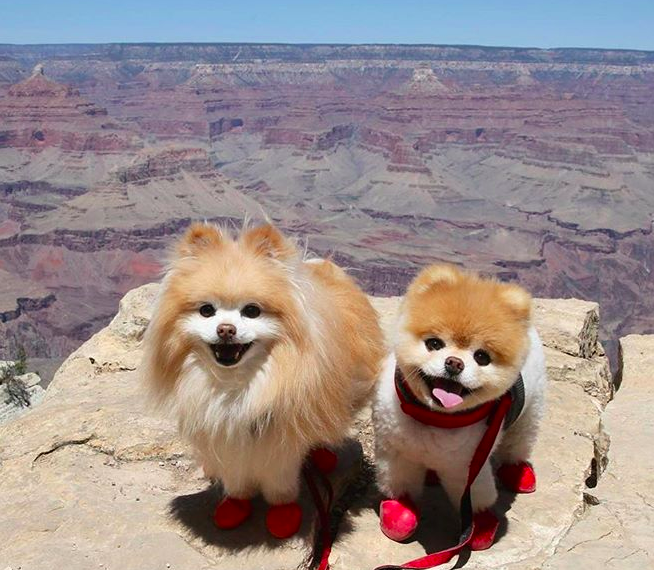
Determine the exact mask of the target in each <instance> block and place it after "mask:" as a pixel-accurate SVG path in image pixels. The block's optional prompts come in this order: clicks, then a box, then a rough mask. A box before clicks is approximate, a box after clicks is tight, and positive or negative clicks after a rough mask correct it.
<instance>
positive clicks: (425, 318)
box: [373, 265, 546, 550]
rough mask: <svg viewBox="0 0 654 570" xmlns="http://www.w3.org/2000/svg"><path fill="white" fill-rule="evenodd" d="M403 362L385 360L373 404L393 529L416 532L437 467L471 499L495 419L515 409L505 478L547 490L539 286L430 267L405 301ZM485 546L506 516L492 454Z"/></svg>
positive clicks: (506, 423) (504, 436)
mask: <svg viewBox="0 0 654 570" xmlns="http://www.w3.org/2000/svg"><path fill="white" fill-rule="evenodd" d="M395 355H396V359H397V365H395V363H392V364H390V365H389V367H388V369H387V370H385V372H384V374H383V378H382V379H381V381H380V383H379V387H378V393H377V397H376V401H375V404H374V408H373V418H374V425H375V437H376V445H377V453H376V459H377V472H378V484H379V487H380V489H381V490H382V492H383V493H384V494H385V495H386V497H387V499H386V500H384V501H382V504H381V508H380V524H381V528H382V531H383V532H384V534H386V535H387V536H388V537H389V538H392V539H394V540H405V539H407V538H408V537H410V536H411V535H412V534H413V532H414V531H415V530H416V527H417V525H418V522H419V516H420V515H419V509H418V498H419V496H420V494H421V492H422V488H423V484H424V482H425V476H426V475H427V474H428V473H429V472H432V477H433V472H435V474H436V475H437V476H438V478H439V479H440V482H441V483H442V485H443V488H444V490H445V492H446V493H447V495H448V496H449V498H450V499H451V501H452V502H453V503H454V504H455V505H459V501H460V500H461V498H462V496H463V494H464V489H465V488H466V484H467V479H468V474H469V469H471V467H470V466H471V464H472V461H473V457H474V456H476V455H477V454H476V453H475V452H476V449H477V447H478V445H480V441H481V439H482V436H484V434H485V432H486V431H487V429H488V419H489V418H490V417H491V414H492V413H493V410H494V409H496V408H497V405H498V404H499V401H500V399H501V398H502V399H504V400H506V398H505V396H506V395H510V397H511V399H510V401H511V402H512V403H511V408H510V409H509V412H508V414H507V416H506V417H505V418H504V420H503V425H502V427H503V429H502V431H501V432H499V435H498V437H497V439H496V440H495V444H494V446H493V447H492V454H493V458H494V463H496V465H497V466H498V467H499V468H498V470H497V473H496V474H497V476H498V478H499V479H500V481H501V482H502V483H503V484H504V486H505V487H507V488H508V489H510V490H511V491H514V492H518V493H529V492H532V491H534V490H535V487H536V478H535V474H534V471H533V468H532V467H531V465H530V464H529V458H530V454H531V450H532V447H533V445H534V442H535V440H536V435H537V432H538V425H539V422H540V419H541V416H542V413H543V409H544V391H545V384H546V371H545V360H544V356H543V349H542V346H541V342H540V339H539V338H538V334H537V333H536V331H535V329H534V327H533V325H532V322H531V296H530V295H529V293H527V292H526V291H525V290H524V289H522V288H521V287H519V286H517V285H513V284H508V283H500V282H498V281H495V280H493V279H484V278H481V277H479V276H478V275H475V274H473V273H468V272H464V271H461V270H459V269H457V268H456V267H453V266H449V265H433V266H431V267H428V268H426V269H425V270H423V271H422V272H421V273H420V274H419V275H418V276H417V277H416V279H415V280H414V281H413V283H411V285H410V286H409V288H408V290H407V293H406V296H405V298H404V300H403V303H402V305H401V308H400V314H399V319H398V329H397V337H396V343H395ZM470 492H471V505H472V507H471V510H472V513H474V527H473V528H474V534H473V535H472V537H471V542H470V546H471V547H472V548H473V550H482V549H485V548H488V547H489V546H490V545H491V544H492V543H493V540H494V538H495V533H496V531H497V528H498V524H499V523H498V519H497V517H496V516H495V514H494V513H493V512H492V510H491V508H492V507H493V505H494V503H495V501H496V499H497V490H496V487H495V479H494V473H493V470H492V467H491V464H490V462H489V461H486V462H485V463H484V464H483V466H481V467H480V471H479V475H478V476H477V477H476V479H475V480H474V483H473V484H472V486H471V488H470Z"/></svg>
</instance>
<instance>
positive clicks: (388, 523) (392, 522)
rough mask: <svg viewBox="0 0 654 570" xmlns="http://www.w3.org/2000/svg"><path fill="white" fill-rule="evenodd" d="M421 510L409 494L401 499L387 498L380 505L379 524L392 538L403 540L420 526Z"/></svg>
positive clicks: (398, 540)
mask: <svg viewBox="0 0 654 570" xmlns="http://www.w3.org/2000/svg"><path fill="white" fill-rule="evenodd" d="M419 520H420V511H419V509H418V507H417V506H416V505H415V503H414V502H413V501H412V500H411V498H410V497H408V496H407V495H402V496H401V497H400V498H399V499H386V500H384V501H382V502H381V504H380V505H379V526H380V527H381V531H382V532H383V533H384V534H385V535H386V536H387V537H388V538H390V539H391V540H395V541H397V542H401V541H403V540H406V539H407V538H409V537H410V536H411V535H412V534H413V533H414V532H415V531H416V528H417V527H418V521H419Z"/></svg>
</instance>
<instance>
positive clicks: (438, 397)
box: [420, 370, 471, 408]
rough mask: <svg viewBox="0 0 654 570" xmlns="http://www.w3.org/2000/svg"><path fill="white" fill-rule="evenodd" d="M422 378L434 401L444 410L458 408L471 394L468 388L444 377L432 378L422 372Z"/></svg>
mask: <svg viewBox="0 0 654 570" xmlns="http://www.w3.org/2000/svg"><path fill="white" fill-rule="evenodd" d="M420 377H421V378H422V379H423V381H424V382H425V384H426V385H427V387H428V388H429V392H430V393H431V397H432V399H433V400H435V401H436V403H437V404H440V405H441V406H443V407H444V408H453V407H454V406H458V405H459V404H460V403H461V402H463V398H465V397H466V396H467V395H468V394H470V392H471V391H470V390H468V388H466V387H465V386H463V385H462V384H460V383H459V382H457V381H456V380H452V379H450V378H445V377H443V376H430V375H429V374H425V373H424V372H423V371H422V370H421V371H420Z"/></svg>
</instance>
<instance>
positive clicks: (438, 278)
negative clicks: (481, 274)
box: [407, 263, 463, 293]
mask: <svg viewBox="0 0 654 570" xmlns="http://www.w3.org/2000/svg"><path fill="white" fill-rule="evenodd" d="M462 275H463V274H462V273H461V270H460V269H458V268H457V267H455V266H454V265H448V264H445V263H440V264H435V265H430V266H429V267H426V268H425V269H423V270H422V271H421V272H420V273H418V275H417V276H416V278H415V279H414V280H413V281H412V282H411V285H409V290H408V291H407V292H410V293H424V292H425V291H427V290H429V289H432V288H434V287H436V286H438V285H444V286H447V285H454V284H455V283H456V282H457V281H458V280H459V279H460V278H461V276H462Z"/></svg>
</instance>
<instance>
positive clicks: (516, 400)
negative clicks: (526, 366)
mask: <svg viewBox="0 0 654 570" xmlns="http://www.w3.org/2000/svg"><path fill="white" fill-rule="evenodd" d="M509 392H510V394H511V407H510V408H509V411H508V413H507V414H506V418H505V419H504V428H503V429H505V430H507V429H509V428H510V427H511V426H512V425H513V424H514V423H515V421H516V420H517V419H518V418H519V417H520V414H522V410H523V409H524V407H525V382H524V380H523V379H522V373H520V375H519V376H518V379H517V380H516V381H515V383H514V384H513V386H511V390H510V391H509Z"/></svg>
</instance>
